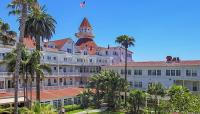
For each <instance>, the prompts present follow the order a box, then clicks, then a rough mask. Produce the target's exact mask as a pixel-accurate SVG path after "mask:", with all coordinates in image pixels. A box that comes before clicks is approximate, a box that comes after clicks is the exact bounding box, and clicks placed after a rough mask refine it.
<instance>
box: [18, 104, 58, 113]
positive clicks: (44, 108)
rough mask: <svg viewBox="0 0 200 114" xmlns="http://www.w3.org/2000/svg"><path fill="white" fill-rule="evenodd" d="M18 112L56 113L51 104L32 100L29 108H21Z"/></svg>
mask: <svg viewBox="0 0 200 114" xmlns="http://www.w3.org/2000/svg"><path fill="white" fill-rule="evenodd" d="M19 111H20V114H57V112H56V109H54V108H53V106H52V105H46V104H40V103H38V102H34V103H33V105H32V107H31V109H27V108H21V109H20V110H19Z"/></svg>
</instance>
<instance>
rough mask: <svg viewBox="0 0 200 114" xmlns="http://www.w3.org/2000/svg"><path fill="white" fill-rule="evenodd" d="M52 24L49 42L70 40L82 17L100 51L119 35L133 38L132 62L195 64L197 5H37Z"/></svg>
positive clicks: (172, 0) (192, 1) (0, 14)
mask: <svg viewBox="0 0 200 114" xmlns="http://www.w3.org/2000/svg"><path fill="white" fill-rule="evenodd" d="M9 1H10V0H0V18H2V19H3V20H4V21H6V22H8V23H10V24H11V28H12V29H13V30H15V31H18V22H16V17H14V16H8V11H9V9H7V8H6V4H7V3H8V2H9ZM39 1H40V3H41V4H45V5H46V7H47V11H48V12H49V14H51V15H52V16H53V17H54V18H55V19H56V21H57V25H56V34H55V35H54V36H53V38H52V39H60V38H66V37H71V38H72V39H73V40H75V41H76V40H77V39H76V38H75V36H74V33H75V32H77V31H78V27H79V25H80V23H81V21H82V19H83V18H84V17H87V18H88V19H89V21H90V23H91V24H92V26H93V29H94V31H93V32H94V34H95V36H96V37H95V39H94V40H95V41H96V43H97V44H99V45H101V46H107V45H108V44H110V45H117V44H116V43H115V42H114V40H115V38H116V37H117V36H119V35H121V34H127V35H130V36H133V37H135V39H136V44H135V47H131V48H130V50H132V51H134V55H133V59H134V60H135V61H148V60H164V59H165V57H166V56H167V55H172V56H179V57H180V58H181V59H184V60H185V59H200V7H199V6H200V0H86V7H85V8H83V9H81V8H80V7H79V4H80V2H81V1H82V0H39Z"/></svg>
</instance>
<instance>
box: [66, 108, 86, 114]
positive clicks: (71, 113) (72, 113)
mask: <svg viewBox="0 0 200 114" xmlns="http://www.w3.org/2000/svg"><path fill="white" fill-rule="evenodd" d="M82 111H84V109H78V110H73V111H69V112H66V114H75V113H78V112H82Z"/></svg>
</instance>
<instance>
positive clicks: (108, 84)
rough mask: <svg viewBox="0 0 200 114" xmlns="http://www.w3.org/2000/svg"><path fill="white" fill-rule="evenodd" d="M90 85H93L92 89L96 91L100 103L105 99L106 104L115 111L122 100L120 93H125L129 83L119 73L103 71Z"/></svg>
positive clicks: (93, 78)
mask: <svg viewBox="0 0 200 114" xmlns="http://www.w3.org/2000/svg"><path fill="white" fill-rule="evenodd" d="M89 85H91V86H90V87H91V88H93V89H96V91H97V92H96V93H95V96H97V97H98V98H97V100H98V101H99V100H100V99H103V100H104V102H106V103H108V107H109V108H110V109H113V110H115V109H116V108H117V106H118V103H119V101H120V100H121V99H120V96H121V95H120V93H121V92H123V91H125V89H126V88H127V86H128V83H127V82H126V81H125V79H124V78H121V77H120V75H119V74H118V73H115V72H113V71H101V72H100V73H99V74H97V75H95V76H94V77H91V79H90V83H89ZM99 103H100V102H99Z"/></svg>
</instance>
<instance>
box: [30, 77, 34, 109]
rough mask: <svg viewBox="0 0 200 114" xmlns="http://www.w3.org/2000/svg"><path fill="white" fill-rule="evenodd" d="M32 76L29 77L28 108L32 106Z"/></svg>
mask: <svg viewBox="0 0 200 114" xmlns="http://www.w3.org/2000/svg"><path fill="white" fill-rule="evenodd" d="M32 77H33V76H31V80H30V107H31V105H32V88H33V87H32V79H34V77H33V78H32Z"/></svg>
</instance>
